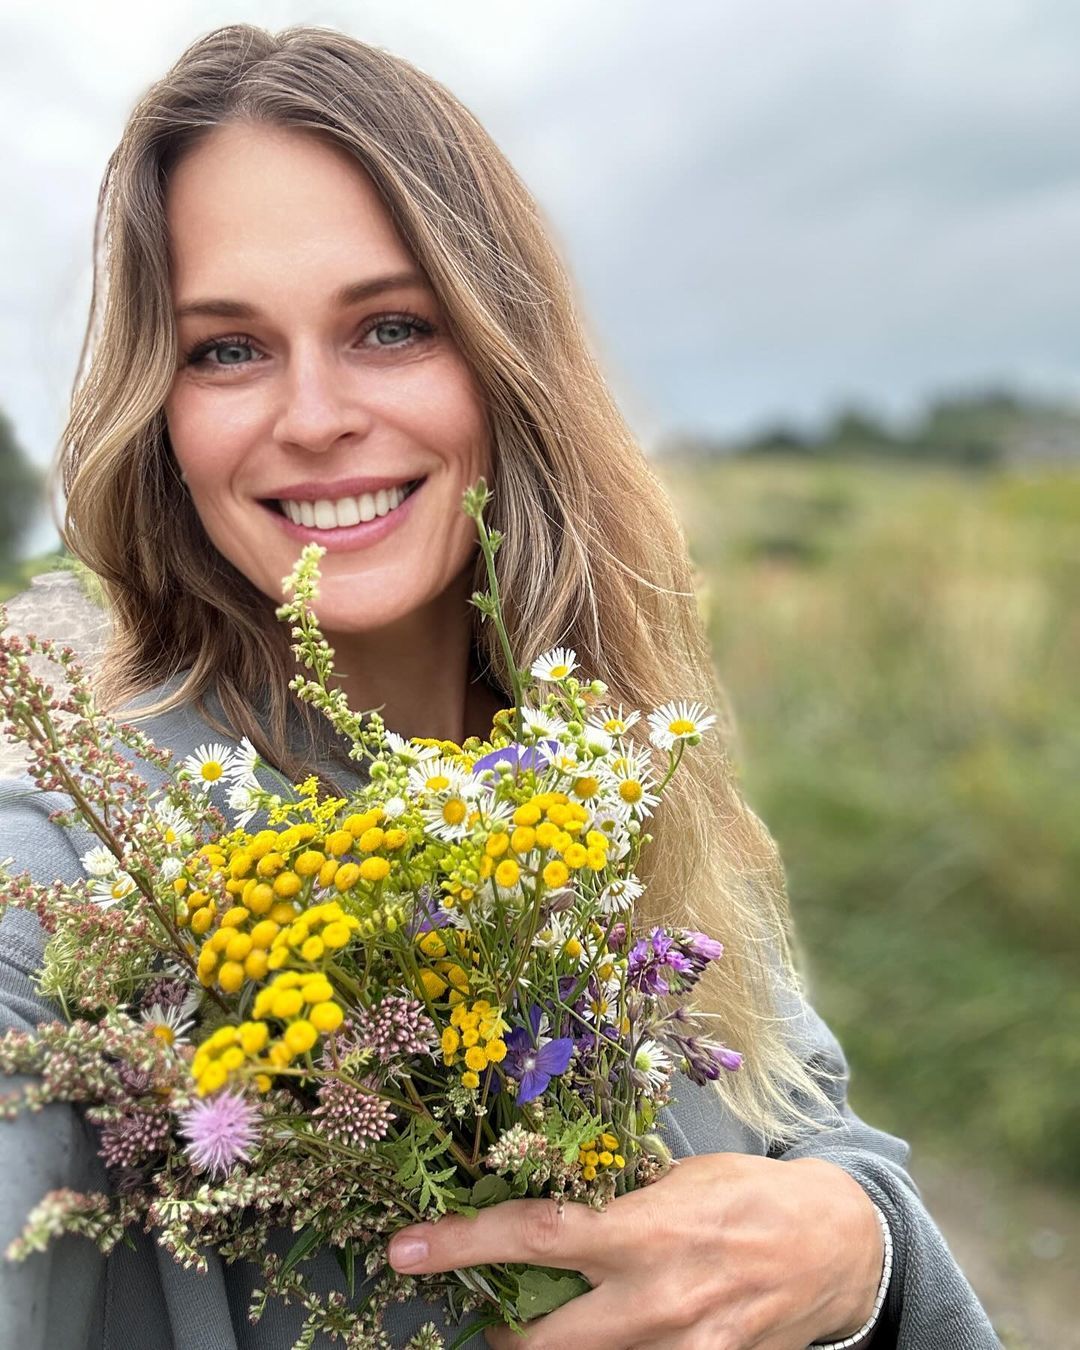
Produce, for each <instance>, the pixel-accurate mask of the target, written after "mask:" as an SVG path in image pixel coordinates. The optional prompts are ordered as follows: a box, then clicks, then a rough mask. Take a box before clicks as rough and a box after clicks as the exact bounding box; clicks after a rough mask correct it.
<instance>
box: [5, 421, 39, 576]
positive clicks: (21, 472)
mask: <svg viewBox="0 0 1080 1350" xmlns="http://www.w3.org/2000/svg"><path fill="white" fill-rule="evenodd" d="M44 481H45V479H44V475H43V474H42V473H41V472H40V471H39V470H38V469H36V468H34V466H33V465H32V464H31V463H30V461H29V460H28V459H27V457H26V455H25V453H24V452H23V450H22V447H21V446H20V445H19V443H18V440H17V439H16V436H15V428H14V426H13V425H12V422H11V418H10V417H8V415H7V414H6V413H5V412H3V411H0V584H3V585H5V586H8V587H9V586H10V585H11V584H12V582H13V581H14V580H15V578H16V577H18V576H19V575H20V572H21V568H20V565H19V559H20V554H19V546H20V544H21V543H22V541H23V540H24V539H25V538H26V536H27V535H28V534H29V532H30V530H31V529H32V527H33V526H34V524H35V523H36V520H37V515H38V512H39V511H41V510H42V509H43V505H44V498H43V491H42V490H43V487H44Z"/></svg>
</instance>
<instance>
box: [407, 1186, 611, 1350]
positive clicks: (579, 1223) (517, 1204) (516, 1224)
mask: <svg viewBox="0 0 1080 1350" xmlns="http://www.w3.org/2000/svg"><path fill="white" fill-rule="evenodd" d="M622 1198H629V1197H620V1199H622ZM617 1205H618V1201H612V1202H611V1203H610V1204H609V1205H608V1207H607V1209H605V1210H595V1209H593V1208H591V1206H589V1205H585V1204H580V1203H578V1202H575V1201H568V1202H566V1203H565V1204H560V1203H559V1202H558V1201H557V1200H503V1201H501V1202H500V1203H499V1204H497V1205H492V1206H491V1207H490V1208H489V1209H484V1210H481V1211H480V1213H479V1214H476V1215H473V1216H466V1215H464V1214H445V1215H443V1216H442V1218H440V1219H436V1220H435V1221H434V1222H433V1223H421V1224H411V1225H410V1226H409V1227H408V1228H403V1229H402V1230H401V1231H400V1232H399V1233H396V1234H395V1235H394V1237H393V1238H392V1239H391V1242H390V1247H389V1258H390V1264H391V1265H392V1266H393V1267H394V1269H395V1270H399V1271H407V1272H409V1273H410V1274H415V1273H427V1272H430V1271H437V1270H460V1269H461V1268H462V1267H464V1266H482V1265H487V1264H488V1263H489V1262H500V1263H501V1262H506V1261H522V1262H525V1263H526V1264H527V1265H536V1266H555V1267H557V1268H559V1269H562V1270H580V1271H581V1272H582V1274H583V1275H584V1276H585V1277H586V1279H588V1280H589V1283H590V1284H596V1283H598V1280H599V1278H600V1275H601V1273H602V1271H603V1270H604V1269H612V1268H613V1266H614V1265H615V1264H616V1262H617V1259H618V1252H619V1251H620V1250H621V1247H622V1240H621V1237H620V1234H621V1231H622V1229H623V1228H624V1226H625V1221H624V1220H620V1218H619V1215H618V1213H617ZM590 1271H592V1272H594V1273H595V1276H596V1278H593V1275H591V1274H590ZM516 1343H517V1344H519V1345H520V1344H522V1343H523V1342H521V1341H520V1340H517V1342H516Z"/></svg>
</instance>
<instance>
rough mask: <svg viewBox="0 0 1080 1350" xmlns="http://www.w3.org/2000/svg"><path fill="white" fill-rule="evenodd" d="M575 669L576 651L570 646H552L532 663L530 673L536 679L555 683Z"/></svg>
mask: <svg viewBox="0 0 1080 1350" xmlns="http://www.w3.org/2000/svg"><path fill="white" fill-rule="evenodd" d="M576 669H577V652H575V651H574V649H573V648H572V647H552V648H551V649H550V651H546V652H545V653H544V654H543V656H538V657H537V658H536V660H535V661H534V662H533V663H532V666H531V668H530V672H529V673H530V674H531V675H532V677H533V678H534V679H536V680H550V681H552V682H553V683H557V682H558V681H559V680H565V679H566V677H567V675H569V674H570V672H571V671H572V670H576Z"/></svg>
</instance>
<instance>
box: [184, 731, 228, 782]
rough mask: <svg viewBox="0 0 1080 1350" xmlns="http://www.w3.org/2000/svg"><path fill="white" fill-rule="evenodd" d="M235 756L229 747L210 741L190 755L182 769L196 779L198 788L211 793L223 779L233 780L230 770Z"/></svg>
mask: <svg viewBox="0 0 1080 1350" xmlns="http://www.w3.org/2000/svg"><path fill="white" fill-rule="evenodd" d="M234 754H235V752H234V751H233V750H230V749H229V747H228V746H227V745H222V744H221V742H220V741H213V742H210V741H208V742H207V743H206V744H205V745H200V746H199V748H198V749H197V750H196V751H194V753H193V754H190V755H188V757H187V759H185V760H184V762H183V765H182V766H181V767H182V768H185V769H187V771H188V773H190V774H191V775H192V776H193V777H194V779H195V785H196V786H197V787H201V788H202V789H203V791H204V792H209V791H210V789H211V787H213V785H214V784H215V783H216V782H218V781H219V780H221V779H222V778H224V779H225V780H226V782H228V781H229V779H230V778H231V773H230V770H231V768H232V764H233V762H234Z"/></svg>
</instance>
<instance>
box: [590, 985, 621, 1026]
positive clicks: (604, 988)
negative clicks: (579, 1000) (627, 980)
mask: <svg viewBox="0 0 1080 1350" xmlns="http://www.w3.org/2000/svg"><path fill="white" fill-rule="evenodd" d="M597 984H598V985H599V990H598V992H597V995H596V997H595V998H586V1000H585V1011H586V1012H587V1013H591V1014H592V1016H593V1017H594V1018H595V1019H596V1022H597V1024H598V1025H601V1024H603V1023H604V1022H614V1021H615V1019H616V1016H617V1014H618V1009H619V994H620V993H621V992H622V979H621V978H620V976H618V975H611V976H609V977H608V978H607V979H606V980H597Z"/></svg>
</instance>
